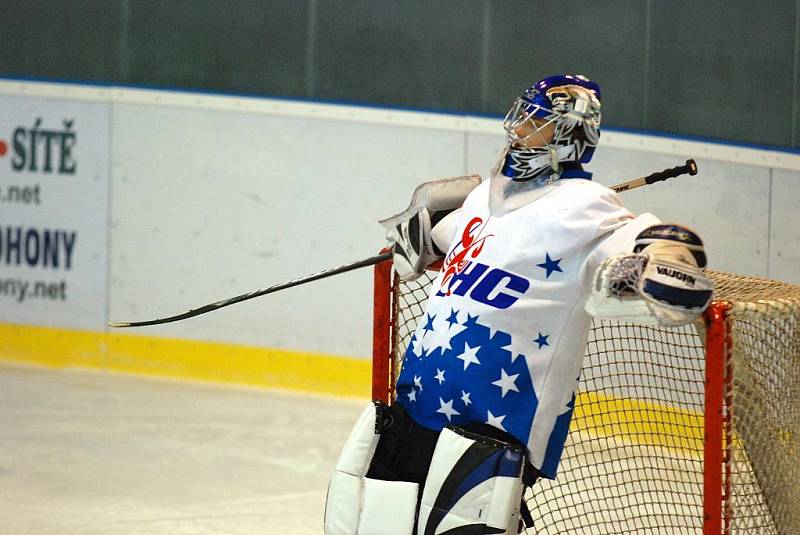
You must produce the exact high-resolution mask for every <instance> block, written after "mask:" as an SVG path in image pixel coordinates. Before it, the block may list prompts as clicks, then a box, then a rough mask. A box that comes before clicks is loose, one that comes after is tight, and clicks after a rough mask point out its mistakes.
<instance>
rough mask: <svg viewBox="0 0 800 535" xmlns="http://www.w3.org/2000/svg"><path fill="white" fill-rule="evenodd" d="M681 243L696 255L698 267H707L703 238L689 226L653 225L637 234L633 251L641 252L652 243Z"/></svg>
mask: <svg viewBox="0 0 800 535" xmlns="http://www.w3.org/2000/svg"><path fill="white" fill-rule="evenodd" d="M657 244H660V245H681V246H683V247H685V248H686V249H688V250H689V251H690V252H691V253H692V256H693V257H694V260H695V262H696V263H697V267H699V268H701V269H702V268H705V267H706V264H707V259H706V252H705V248H704V247H703V240H701V239H700V236H699V235H698V234H697V233H696V232H695V231H693V230H692V229H690V228H688V227H684V226H683V225H676V224H674V223H660V224H658V225H651V226H649V227H647V228H646V229H644V230H643V231H641V232H640V233H639V234H638V235H637V236H636V241H635V242H634V245H633V252H634V253H639V252H642V251H644V250H645V249H646V248H647V247H650V246H651V245H657Z"/></svg>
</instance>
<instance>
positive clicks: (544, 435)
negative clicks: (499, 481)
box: [397, 179, 658, 478]
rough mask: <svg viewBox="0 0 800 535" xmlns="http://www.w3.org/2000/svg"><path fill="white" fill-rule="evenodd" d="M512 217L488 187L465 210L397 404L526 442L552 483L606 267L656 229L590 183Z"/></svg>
mask: <svg viewBox="0 0 800 535" xmlns="http://www.w3.org/2000/svg"><path fill="white" fill-rule="evenodd" d="M545 188H546V191H544V192H543V195H542V196H541V197H539V198H538V199H536V200H535V201H533V202H530V203H529V204H526V205H524V206H522V207H520V208H518V209H516V210H513V211H511V212H509V213H506V214H504V215H502V216H492V215H490V212H489V181H485V182H484V183H482V184H481V185H480V186H478V187H477V188H476V189H475V190H473V191H472V193H470V195H469V197H467V199H466V200H465V202H464V205H463V208H462V211H461V215H460V218H459V221H458V224H457V226H456V227H457V231H456V235H455V236H454V238H453V242H454V243H453V245H452V246H451V247H450V249H449V251H448V254H447V256H446V258H445V262H444V265H443V267H442V270H441V271H440V273H439V275H438V277H437V278H436V280H435V281H434V282H433V285H432V289H431V293H430V298H429V300H428V304H427V308H426V310H425V314H424V315H423V318H422V320H421V321H420V324H419V326H418V327H417V329H416V331H415V332H414V334H413V336H412V338H411V341H410V343H409V346H408V349H407V351H406V354H405V360H404V362H403V368H402V371H401V373H400V377H399V379H398V382H397V402H398V403H400V404H401V405H403V406H404V407H405V408H406V410H407V411H408V413H409V415H410V416H411V417H412V418H413V419H414V420H415V421H416V422H418V423H419V424H421V425H423V426H425V427H427V428H430V429H434V430H441V429H442V428H443V427H444V426H445V425H447V424H449V423H451V424H456V425H457V424H464V423H467V422H483V423H488V424H490V425H493V426H495V427H497V428H499V429H502V430H504V431H506V432H508V433H510V434H511V435H513V436H514V437H515V438H517V439H518V440H520V441H521V442H522V443H523V444H527V446H528V452H529V458H530V461H531V463H532V464H533V466H534V467H535V468H537V469H539V470H540V471H541V472H542V474H543V475H544V476H545V477H548V478H554V477H555V474H556V470H557V467H558V462H559V459H560V458H561V451H562V449H563V447H564V441H565V439H566V436H567V430H568V427H569V422H570V419H571V417H572V411H573V408H574V402H575V391H576V388H577V385H578V378H579V375H580V370H581V365H582V362H583V355H584V350H585V345H586V338H587V335H588V331H589V326H590V318H589V316H588V314H587V313H586V312H585V311H584V308H583V306H584V303H585V301H586V299H587V298H588V295H589V293H590V287H591V283H592V278H593V276H594V273H595V271H596V269H597V267H598V266H599V265H600V264H601V263H602V261H603V260H604V259H605V258H607V257H608V256H611V255H614V254H621V253H625V252H630V251H631V249H632V245H633V240H634V238H635V236H636V235H637V234H638V233H639V232H640V231H641V230H643V229H644V228H646V227H648V226H650V225H652V224H655V223H658V220H657V219H656V218H655V217H654V216H652V215H650V214H645V215H643V216H640V217H638V218H634V216H633V215H632V214H631V213H630V212H629V211H628V210H626V209H625V208H624V207H623V206H622V204H621V203H620V202H619V199H618V197H617V194H616V193H614V192H613V191H611V190H610V189H608V188H606V187H604V186H601V185H599V184H596V183H594V182H591V181H590V180H581V179H569V180H559V181H557V182H555V183H554V184H552V185H549V186H545Z"/></svg>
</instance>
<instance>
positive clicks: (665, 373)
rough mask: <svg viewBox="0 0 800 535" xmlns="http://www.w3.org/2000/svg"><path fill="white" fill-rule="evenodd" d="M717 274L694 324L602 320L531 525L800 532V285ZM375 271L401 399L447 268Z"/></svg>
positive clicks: (384, 393)
mask: <svg viewBox="0 0 800 535" xmlns="http://www.w3.org/2000/svg"><path fill="white" fill-rule="evenodd" d="M707 273H708V275H709V276H710V277H711V278H712V279H713V280H714V282H715V283H716V293H715V300H714V302H713V303H712V305H711V306H710V307H709V309H708V310H707V312H706V313H705V315H704V317H703V321H698V322H696V323H695V324H694V325H689V326H684V327H657V326H656V327H654V326H647V325H638V324H632V323H615V322H610V321H597V320H595V321H593V323H592V328H591V331H590V335H589V340H588V343H587V347H586V355H585V358H584V366H583V370H582V372H581V382H580V386H579V389H578V395H577V397H576V400H575V409H574V413H573V418H572V423H571V426H570V432H569V436H568V438H567V443H566V446H565V448H564V453H563V456H562V460H561V464H560V466H559V472H558V475H557V477H556V479H555V480H545V479H540V480H539V481H538V482H537V483H536V485H534V487H533V489H530V490H529V491H528V493H527V494H526V497H525V500H526V502H527V504H528V508H529V509H530V511H531V513H532V516H533V518H534V527H533V528H532V529H529V530H528V533H537V534H540V533H541V534H547V533H592V534H598V533H609V534H610V533H658V534H663V533H703V534H704V535H708V534H714V535H717V534H725V535H730V534H734V535H735V534H743V533H748V534H750V533H777V534H796V533H800V498H798V496H800V490H798V485H800V441H799V440H798V436H799V433H798V430H799V429H800V287H799V286H794V285H790V284H785V283H781V282H777V281H772V280H767V279H760V278H754V277H744V276H740V275H733V274H729V273H722V272H714V271H710V270H709V271H707ZM374 275H375V294H374V344H373V384H372V395H373V398H374V399H379V400H383V401H386V402H389V403H391V401H392V399H393V396H394V382H395V378H396V377H397V374H398V372H399V370H400V366H401V364H402V358H403V354H404V352H405V348H406V345H407V343H408V340H409V339H410V337H411V334H412V333H413V331H414V329H415V328H416V323H417V320H418V319H419V317H420V316H421V315H422V314H423V311H424V307H425V301H426V299H427V295H428V290H429V285H430V284H431V282H432V281H433V280H434V278H435V277H436V273H435V272H428V273H426V274H425V275H424V276H423V277H421V278H420V279H418V280H417V281H414V282H411V283H403V282H400V281H399V280H398V279H397V277H396V276H395V275H394V273H393V271H392V267H391V262H390V261H386V262H383V263H381V264H378V265H377V266H376V267H375V273H374Z"/></svg>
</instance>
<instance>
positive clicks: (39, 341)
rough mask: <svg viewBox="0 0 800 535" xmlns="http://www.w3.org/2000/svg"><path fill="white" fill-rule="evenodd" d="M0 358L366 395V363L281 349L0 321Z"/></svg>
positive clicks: (358, 360) (349, 394) (368, 363)
mask: <svg viewBox="0 0 800 535" xmlns="http://www.w3.org/2000/svg"><path fill="white" fill-rule="evenodd" d="M0 359H2V360H11V361H19V362H27V363H32V364H40V365H45V366H52V367H57V368H61V367H86V368H97V369H102V370H109V371H119V372H126V373H136V374H142V375H154V376H160V377H172V378H177V379H192V380H204V381H214V382H221V383H234V384H242V385H250V386H261V387H271V388H288V389H293V390H301V391H306V392H315V393H319V394H332V395H337V396H346V397H361V398H367V397H369V395H370V381H371V376H370V373H371V364H370V362H369V361H368V360H365V359H354V358H347V357H337V356H331V355H322V354H317V353H306V352H300V351H290V350H284V349H269V348H261V347H250V346H239V345H233V344H226V343H218V342H198V341H193V340H177V339H171V338H160V337H155V336H140V335H132V334H122V333H116V332H115V333H102V332H92V331H79V330H70V329H59V328H51V327H33V326H28V325H14V324H6V323H0Z"/></svg>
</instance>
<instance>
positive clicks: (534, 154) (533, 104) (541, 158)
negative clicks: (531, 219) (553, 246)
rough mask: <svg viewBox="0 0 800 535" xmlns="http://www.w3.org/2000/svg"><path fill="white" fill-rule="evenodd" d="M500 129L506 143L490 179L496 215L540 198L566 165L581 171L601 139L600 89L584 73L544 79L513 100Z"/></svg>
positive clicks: (562, 174)
mask: <svg viewBox="0 0 800 535" xmlns="http://www.w3.org/2000/svg"><path fill="white" fill-rule="evenodd" d="M503 128H504V129H505V131H506V141H507V146H506V148H505V150H504V151H503V153H502V155H501V157H500V160H499V161H498V163H497V165H496V166H495V168H494V169H493V171H492V178H491V181H492V183H491V195H490V208H491V209H492V211H493V212H495V213H497V212H500V213H504V212H508V211H511V210H514V209H516V208H518V207H520V206H523V205H524V204H527V203H529V202H531V201H533V200H535V199H536V198H538V197H541V196H542V195H544V194H545V193H546V192H547V191H549V189H551V188H547V187H546V186H548V185H550V184H552V183H553V182H555V181H556V180H558V179H559V178H562V176H564V173H565V167H566V168H567V169H568V170H571V171H574V170H580V169H581V168H580V164H582V163H586V162H588V161H590V160H591V158H592V156H593V154H594V149H595V147H596V146H597V142H598V140H599V138H600V87H599V86H598V85H597V84H596V83H594V82H592V81H591V80H589V79H587V78H585V77H583V76H572V75H560V76H550V77H548V78H545V79H543V80H541V81H539V82H537V83H535V84H534V85H533V86H532V87H530V88H529V89H527V90H526V91H525V93H524V94H523V95H522V96H521V97H519V98H517V99H516V100H515V101H514V103H513V104H512V106H511V108H510V109H509V111H508V113H507V114H506V118H505V120H504V121H503ZM581 174H582V175H584V177H585V178H588V177H589V176H591V175H589V174H588V173H582V172H581V171H578V175H577V176H581Z"/></svg>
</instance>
